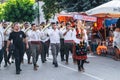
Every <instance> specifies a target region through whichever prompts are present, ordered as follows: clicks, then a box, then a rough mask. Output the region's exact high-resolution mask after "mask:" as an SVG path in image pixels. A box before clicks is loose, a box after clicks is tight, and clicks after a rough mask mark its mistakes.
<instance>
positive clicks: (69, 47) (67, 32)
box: [63, 23, 75, 64]
mask: <svg viewBox="0 0 120 80" xmlns="http://www.w3.org/2000/svg"><path fill="white" fill-rule="evenodd" d="M63 36H64V45H65V55H66V64H68V58H69V51H71V53H73V44H74V36H75V29H73V28H72V27H71V24H70V23H66V28H65V29H64V30H63Z"/></svg>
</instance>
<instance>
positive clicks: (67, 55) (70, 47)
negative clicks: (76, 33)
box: [64, 43, 73, 62]
mask: <svg viewBox="0 0 120 80" xmlns="http://www.w3.org/2000/svg"><path fill="white" fill-rule="evenodd" d="M64 44H65V55H66V62H68V58H69V51H70V52H71V53H72V52H73V44H72V43H64Z"/></svg>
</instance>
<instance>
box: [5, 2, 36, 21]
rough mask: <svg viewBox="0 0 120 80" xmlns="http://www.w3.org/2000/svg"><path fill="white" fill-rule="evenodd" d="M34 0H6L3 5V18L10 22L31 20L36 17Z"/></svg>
mask: <svg viewBox="0 0 120 80" xmlns="http://www.w3.org/2000/svg"><path fill="white" fill-rule="evenodd" d="M34 3H35V1H34V0H8V1H7V2H6V5H5V7H4V10H5V11H4V19H5V20H6V21H12V22H26V21H28V22H32V21H33V20H34V19H35V17H36V14H37V13H36V9H35V8H34V7H33V6H34Z"/></svg>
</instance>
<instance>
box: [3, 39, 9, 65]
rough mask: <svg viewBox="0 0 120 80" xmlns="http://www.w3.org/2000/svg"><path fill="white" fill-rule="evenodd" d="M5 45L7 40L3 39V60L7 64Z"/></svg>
mask: <svg viewBox="0 0 120 80" xmlns="http://www.w3.org/2000/svg"><path fill="white" fill-rule="evenodd" d="M6 46H7V41H4V47H3V53H4V61H5V64H7V61H8V58H7V57H8V56H7V51H6Z"/></svg>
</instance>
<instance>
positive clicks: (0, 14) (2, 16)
mask: <svg viewBox="0 0 120 80" xmlns="http://www.w3.org/2000/svg"><path fill="white" fill-rule="evenodd" d="M4 6H5V3H3V4H0V21H2V20H3V18H4V15H3V13H4V8H3V7H4Z"/></svg>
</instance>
